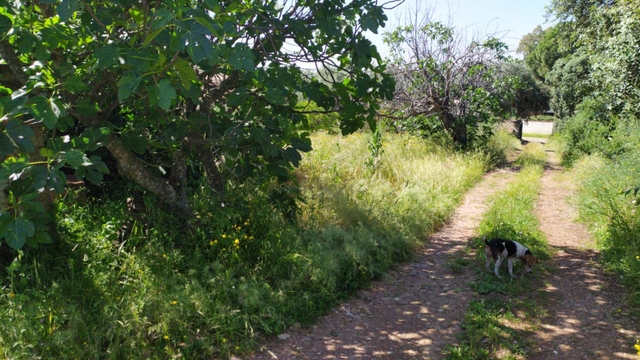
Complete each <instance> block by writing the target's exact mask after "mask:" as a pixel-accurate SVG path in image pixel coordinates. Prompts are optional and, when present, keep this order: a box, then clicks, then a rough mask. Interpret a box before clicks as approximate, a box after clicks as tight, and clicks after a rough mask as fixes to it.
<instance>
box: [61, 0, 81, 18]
mask: <svg viewBox="0 0 640 360" xmlns="http://www.w3.org/2000/svg"><path fill="white" fill-rule="evenodd" d="M78 6H79V3H78V0H62V1H61V2H60V5H58V7H57V8H56V13H57V14H58V15H59V16H60V19H61V20H62V21H68V20H69V19H71V17H72V16H73V13H74V12H76V10H78Z"/></svg>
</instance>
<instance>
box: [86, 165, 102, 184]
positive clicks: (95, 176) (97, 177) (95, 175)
mask: <svg viewBox="0 0 640 360" xmlns="http://www.w3.org/2000/svg"><path fill="white" fill-rule="evenodd" d="M85 178H86V179H87V180H89V181H90V182H91V183H92V184H94V185H100V183H101V182H102V178H103V175H102V173H101V172H99V171H96V170H95V169H87V173H86V174H85Z"/></svg>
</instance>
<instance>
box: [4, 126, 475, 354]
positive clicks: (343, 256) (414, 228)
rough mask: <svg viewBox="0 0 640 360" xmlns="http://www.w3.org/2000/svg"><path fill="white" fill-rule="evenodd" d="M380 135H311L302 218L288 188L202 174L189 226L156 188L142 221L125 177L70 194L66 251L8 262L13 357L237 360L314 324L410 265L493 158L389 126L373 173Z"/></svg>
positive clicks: (64, 222)
mask: <svg viewBox="0 0 640 360" xmlns="http://www.w3.org/2000/svg"><path fill="white" fill-rule="evenodd" d="M370 136H371V135H370V134H368V133H358V134H354V135H352V136H349V137H346V138H344V137H341V136H335V135H326V134H317V135H314V136H312V138H313V146H314V148H315V149H316V150H314V151H312V152H311V153H308V154H306V155H305V156H304V160H303V165H302V167H301V168H300V169H298V170H297V172H296V176H297V178H298V179H299V184H300V190H301V192H302V195H303V202H301V203H299V204H300V211H299V213H298V216H297V218H296V217H295V216H294V215H293V213H290V212H288V210H287V207H286V206H285V207H283V206H282V203H281V202H279V201H281V200H282V198H279V197H277V196H276V197H274V196H275V195H274V194H276V195H282V193H277V192H274V189H276V188H277V189H281V187H282V184H275V183H274V184H266V185H256V184H253V183H250V182H246V183H243V184H239V185H237V186H232V187H229V189H228V193H227V197H226V198H225V201H224V202H221V201H220V200H219V199H218V198H216V197H215V196H214V195H213V194H212V192H211V191H209V190H208V188H207V187H206V185H205V184H206V182H205V181H203V183H202V184H199V186H197V187H194V190H193V191H194V192H193V193H192V194H191V196H192V203H193V211H194V212H193V216H192V217H190V218H188V219H185V218H181V217H180V216H178V215H177V214H175V213H173V212H172V211H171V209H170V208H169V207H167V206H166V205H163V204H162V203H159V202H156V201H154V200H153V199H152V198H151V197H145V198H144V200H145V204H146V206H144V207H142V208H140V209H139V210H138V211H139V212H138V213H137V214H136V215H135V216H134V215H132V214H131V213H130V212H129V211H127V209H126V198H127V197H129V196H131V194H130V192H131V190H132V188H131V187H126V186H123V187H122V188H121V189H111V190H112V191H111V192H110V193H109V194H108V195H105V196H103V197H101V198H99V199H92V201H90V202H88V203H82V204H76V205H71V203H60V204H59V206H58V211H57V214H56V222H57V229H56V230H57V233H58V234H59V236H57V237H56V239H55V241H54V244H53V245H45V246H40V247H39V248H37V249H27V250H25V251H24V252H23V253H20V255H19V256H17V257H16V258H15V260H13V261H12V262H10V263H5V264H4V265H5V267H3V268H2V269H1V271H2V273H1V274H2V276H1V283H0V286H1V289H0V357H4V358H56V359H66V358H70V359H105V358H106V359H125V358H135V359H141V358H161V359H169V358H189V359H192V358H196V359H198V358H209V359H211V358H228V357H229V356H231V355H239V354H243V353H246V352H247V351H249V350H251V349H254V348H255V344H256V343H257V342H259V341H261V340H260V336H262V335H265V334H278V333H280V332H282V331H285V329H287V328H288V327H290V326H292V325H296V324H302V325H305V324H309V323H311V322H312V321H313V320H315V319H316V318H317V317H318V316H320V315H322V314H324V313H326V312H327V311H328V310H329V309H330V308H331V307H332V306H334V305H336V304H337V303H338V302H339V301H341V300H343V299H345V298H347V297H348V296H350V295H351V294H353V293H354V292H355V291H356V290H358V289H361V288H363V287H366V286H367V285H368V284H369V282H370V281H371V280H372V279H375V278H377V277H380V276H381V275H382V274H383V273H384V272H385V271H387V270H388V269H390V268H392V267H393V266H395V264H397V263H398V262H400V261H406V260H407V259H409V258H410V257H411V256H412V255H413V254H414V250H415V249H416V248H417V247H418V246H420V245H421V244H422V243H423V241H424V240H425V239H426V238H427V235H428V234H429V233H430V232H432V231H433V230H434V229H436V228H437V227H438V226H440V224H442V223H443V222H444V221H446V219H447V217H448V216H449V215H450V214H451V212H452V211H453V209H454V208H455V207H456V205H457V204H458V203H459V201H460V200H461V199H462V196H463V195H464V193H465V191H466V190H467V189H468V188H469V187H471V186H472V185H473V184H474V183H475V182H477V181H478V180H479V179H480V178H481V176H482V174H483V171H484V169H485V167H486V166H487V163H486V156H484V155H481V154H467V155H464V154H458V153H453V152H451V151H448V150H442V149H441V148H439V147H437V146H435V145H430V144H429V143H426V142H424V141H423V140H418V139H415V138H411V137H408V136H404V135H396V134H387V133H385V134H383V137H382V141H383V146H382V153H381V156H380V159H379V161H378V163H377V167H376V168H375V171H372V168H371V167H368V166H367V160H368V159H369V158H370V156H371V153H370V150H369V148H368V146H367V145H368V142H369V139H370ZM278 199H279V200H278ZM285 200H286V197H285Z"/></svg>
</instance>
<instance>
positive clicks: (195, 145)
mask: <svg viewBox="0 0 640 360" xmlns="http://www.w3.org/2000/svg"><path fill="white" fill-rule="evenodd" d="M203 136H204V135H203V134H202V133H198V132H197V131H195V130H191V132H190V133H189V139H188V145H189V148H190V149H191V150H193V151H195V152H196V154H197V155H198V160H200V163H202V166H203V167H204V171H205V174H206V176H207V181H208V182H209V186H211V188H212V189H213V190H215V192H217V193H218V195H220V196H222V194H223V193H224V179H223V178H222V174H221V173H220V169H218V164H217V162H216V155H215V154H214V152H213V151H212V150H211V147H212V145H211V143H210V142H209V141H207V140H206V139H204V138H203Z"/></svg>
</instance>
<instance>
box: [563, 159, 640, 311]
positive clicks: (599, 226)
mask: <svg viewBox="0 0 640 360" xmlns="http://www.w3.org/2000/svg"><path fill="white" fill-rule="evenodd" d="M639 156H640V152H629V153H626V154H624V155H622V156H620V157H618V158H617V159H616V161H611V160H608V159H602V158H601V157H598V156H591V157H588V158H585V159H583V160H582V161H579V162H577V163H576V165H575V166H574V168H573V170H572V174H574V176H575V178H576V180H577V181H578V184H579V186H578V193H577V197H576V200H577V204H578V211H579V214H580V218H581V219H582V220H583V221H584V222H585V223H587V224H589V227H590V230H591V231H592V233H593V234H594V236H595V238H596V240H597V243H598V246H599V248H600V249H601V250H602V260H603V261H604V263H605V264H606V265H607V267H608V268H611V269H614V270H616V271H618V272H619V273H620V274H621V275H622V280H623V282H624V283H625V284H627V285H628V289H629V291H630V292H631V299H632V300H633V302H634V303H635V305H636V306H640V289H639V288H638V286H637V284H638V283H640V240H639V239H638V233H640V213H639V210H640V209H639V203H640V180H639V179H640V164H639V163H638V158H639Z"/></svg>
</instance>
